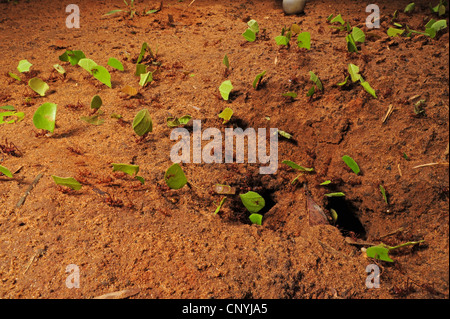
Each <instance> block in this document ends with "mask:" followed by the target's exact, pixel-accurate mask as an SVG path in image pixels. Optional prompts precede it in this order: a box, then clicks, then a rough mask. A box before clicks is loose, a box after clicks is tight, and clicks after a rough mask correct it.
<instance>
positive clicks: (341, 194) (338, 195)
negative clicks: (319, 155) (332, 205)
mask: <svg viewBox="0 0 450 319" xmlns="http://www.w3.org/2000/svg"><path fill="white" fill-rule="evenodd" d="M325 196H326V197H344V196H345V194H344V193H342V192H336V193H329V194H325Z"/></svg>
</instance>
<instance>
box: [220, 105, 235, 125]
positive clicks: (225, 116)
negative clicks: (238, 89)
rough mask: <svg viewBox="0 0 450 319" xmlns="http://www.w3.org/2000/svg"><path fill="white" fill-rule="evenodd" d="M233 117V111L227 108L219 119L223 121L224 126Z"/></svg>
mask: <svg viewBox="0 0 450 319" xmlns="http://www.w3.org/2000/svg"><path fill="white" fill-rule="evenodd" d="M231 116H233V110H232V109H230V108H229V107H227V108H225V109H224V110H223V111H222V112H221V113H220V114H219V117H220V118H221V119H223V122H222V124H225V123H227V122H228V121H229V120H230V119H231Z"/></svg>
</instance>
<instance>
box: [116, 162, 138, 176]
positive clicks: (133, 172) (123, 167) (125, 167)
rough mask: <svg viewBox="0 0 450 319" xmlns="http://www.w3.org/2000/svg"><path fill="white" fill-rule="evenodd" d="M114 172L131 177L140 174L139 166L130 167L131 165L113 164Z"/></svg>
mask: <svg viewBox="0 0 450 319" xmlns="http://www.w3.org/2000/svg"><path fill="white" fill-rule="evenodd" d="M111 165H112V166H113V172H117V171H119V172H123V173H125V174H128V175H130V176H133V175H136V174H137V173H139V165H130V164H121V163H112V164H111Z"/></svg>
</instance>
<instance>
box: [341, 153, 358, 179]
mask: <svg viewBox="0 0 450 319" xmlns="http://www.w3.org/2000/svg"><path fill="white" fill-rule="evenodd" d="M342 160H343V161H344V163H345V164H347V166H348V167H350V169H351V170H352V171H353V172H354V173H355V174H356V175H358V174H359V172H360V168H359V166H358V164H357V163H356V162H355V160H354V159H353V158H351V157H350V156H348V155H344V156H342Z"/></svg>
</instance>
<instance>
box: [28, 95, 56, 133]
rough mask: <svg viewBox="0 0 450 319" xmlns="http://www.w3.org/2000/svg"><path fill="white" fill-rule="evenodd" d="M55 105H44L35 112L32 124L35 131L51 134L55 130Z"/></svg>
mask: <svg viewBox="0 0 450 319" xmlns="http://www.w3.org/2000/svg"><path fill="white" fill-rule="evenodd" d="M56 110H57V105H56V104H54V103H48V102H47V103H44V104H42V105H41V106H39V108H38V109H37V110H36V112H35V113H34V116H33V124H34V126H35V127H36V128H37V129H42V130H47V131H49V132H52V133H53V131H54V130H55V118H56Z"/></svg>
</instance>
